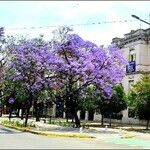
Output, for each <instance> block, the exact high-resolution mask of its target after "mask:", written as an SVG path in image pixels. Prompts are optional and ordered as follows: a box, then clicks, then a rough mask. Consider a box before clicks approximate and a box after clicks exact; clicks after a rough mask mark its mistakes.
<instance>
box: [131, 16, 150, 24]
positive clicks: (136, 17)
mask: <svg viewBox="0 0 150 150" xmlns="http://www.w3.org/2000/svg"><path fill="white" fill-rule="evenodd" d="M131 16H132V17H133V18H135V19H138V20H140V21H142V22H144V23H146V24H148V25H150V23H149V22H147V21H145V20H142V19H140V17H138V16H136V15H131Z"/></svg>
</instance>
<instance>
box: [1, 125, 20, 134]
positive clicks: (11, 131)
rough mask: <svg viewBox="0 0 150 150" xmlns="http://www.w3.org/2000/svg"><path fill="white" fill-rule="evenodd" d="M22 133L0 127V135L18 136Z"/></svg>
mask: <svg viewBox="0 0 150 150" xmlns="http://www.w3.org/2000/svg"><path fill="white" fill-rule="evenodd" d="M20 133H23V132H22V131H15V130H12V129H9V128H5V127H0V134H20Z"/></svg>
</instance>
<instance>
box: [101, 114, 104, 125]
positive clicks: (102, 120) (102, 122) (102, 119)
mask: <svg viewBox="0 0 150 150" xmlns="http://www.w3.org/2000/svg"><path fill="white" fill-rule="evenodd" d="M101 125H102V126H103V125H104V115H102V118H101Z"/></svg>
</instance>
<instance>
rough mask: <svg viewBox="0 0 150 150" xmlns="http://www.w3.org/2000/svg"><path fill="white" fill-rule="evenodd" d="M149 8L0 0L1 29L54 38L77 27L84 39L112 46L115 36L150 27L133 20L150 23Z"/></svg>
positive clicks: (123, 4) (104, 3)
mask: <svg viewBox="0 0 150 150" xmlns="http://www.w3.org/2000/svg"><path fill="white" fill-rule="evenodd" d="M149 6H150V1H0V26H1V27H2V26H3V27H5V35H21V34H22V35H25V36H29V37H37V36H38V35H39V34H44V37H45V39H50V38H51V37H52V31H53V30H54V29H56V28H58V27H59V26H63V25H67V26H69V25H74V26H71V27H72V28H73V30H74V32H75V33H77V34H79V35H80V36H81V37H82V38H83V39H85V40H90V41H92V42H95V43H96V44H97V45H109V44H110V43H111V41H112V38H114V37H121V38H122V37H123V36H124V34H126V33H129V32H130V31H131V30H136V29H139V28H143V29H146V28H149V25H147V24H145V23H142V22H140V21H139V20H136V19H134V18H132V17H131V15H133V14H134V15H137V16H139V17H140V18H141V19H144V20H146V21H148V22H150V9H149ZM125 20H127V22H125ZM112 21H115V22H113V23H108V22H112ZM119 21H122V22H119ZM98 22H100V23H101V24H98ZM92 23H95V24H94V25H91V24H92ZM81 24H85V25H81ZM47 26H50V27H47ZM52 26H53V27H52ZM24 27H25V28H26V29H20V28H24ZM31 27H36V28H35V29H31ZM39 27H43V28H39Z"/></svg>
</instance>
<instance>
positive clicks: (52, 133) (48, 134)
mask: <svg viewBox="0 0 150 150" xmlns="http://www.w3.org/2000/svg"><path fill="white" fill-rule="evenodd" d="M1 125H2V126H5V127H8V128H12V129H16V130H19V131H22V132H29V133H32V134H37V135H44V136H49V137H68V138H70V137H71V138H82V139H83V138H86V139H87V138H95V137H94V136H91V135H88V134H84V133H56V132H46V131H45V132H43V131H35V130H32V129H29V128H25V127H24V128H19V127H14V126H10V125H5V124H1Z"/></svg>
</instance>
